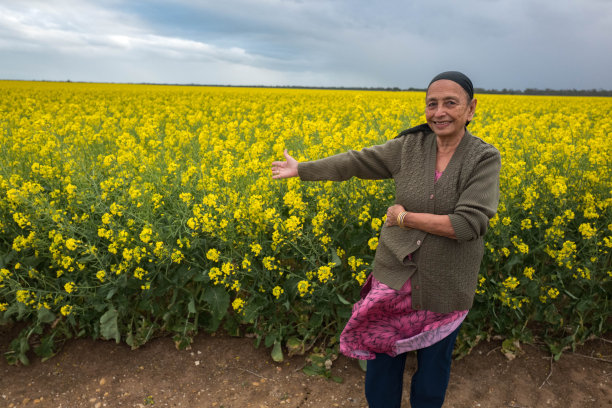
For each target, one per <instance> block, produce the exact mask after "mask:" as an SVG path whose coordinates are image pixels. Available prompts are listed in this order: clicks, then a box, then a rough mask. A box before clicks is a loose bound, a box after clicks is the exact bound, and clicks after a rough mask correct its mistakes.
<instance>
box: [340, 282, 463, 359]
mask: <svg viewBox="0 0 612 408" xmlns="http://www.w3.org/2000/svg"><path fill="white" fill-rule="evenodd" d="M411 293H412V288H411V285H410V280H408V281H407V282H406V283H405V284H404V286H403V287H402V288H401V289H400V290H395V289H393V288H390V287H389V286H387V285H385V284H384V283H382V282H380V281H379V280H377V279H376V278H374V277H373V276H372V275H370V276H369V277H368V280H367V281H366V283H365V284H364V287H363V289H362V294H361V296H362V298H361V300H359V301H358V302H357V303H355V305H354V306H353V312H352V315H351V318H350V319H349V321H348V323H347V324H346V327H345V328H344V330H343V331H342V334H341V335H340V352H341V353H342V354H344V355H346V356H348V357H353V358H358V359H360V360H372V359H374V358H375V357H376V356H375V354H374V353H386V354H388V355H390V356H396V355H398V354H401V353H405V352H407V351H412V350H417V349H421V348H425V347H428V346H431V345H432V344H434V343H437V342H438V341H440V340H442V339H443V338H445V337H446V336H448V335H449V334H450V333H452V332H453V331H455V330H456V329H457V328H458V327H459V326H460V325H461V323H462V322H463V319H465V316H466V315H467V313H468V311H467V310H463V311H456V312H453V313H435V312H430V311H427V310H414V309H412V296H411Z"/></svg>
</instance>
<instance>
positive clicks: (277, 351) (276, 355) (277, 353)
mask: <svg viewBox="0 0 612 408" xmlns="http://www.w3.org/2000/svg"><path fill="white" fill-rule="evenodd" d="M271 355H272V360H274V361H276V362H277V363H280V362H282V361H283V360H284V357H283V349H282V347H281V344H280V342H275V343H274V347H272V353H271Z"/></svg>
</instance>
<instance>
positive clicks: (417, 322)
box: [340, 171, 468, 360]
mask: <svg viewBox="0 0 612 408" xmlns="http://www.w3.org/2000/svg"><path fill="white" fill-rule="evenodd" d="M441 175H442V173H441V172H437V171H436V175H435V180H436V181H437V180H438V179H439V178H440V176H441ZM411 294H412V287H411V283H410V280H408V281H407V282H406V283H405V284H404V286H403V287H402V288H401V289H400V290H399V291H397V290H395V289H393V288H390V287H389V286H387V285H385V284H384V283H382V282H380V281H378V280H377V279H376V278H374V277H373V276H372V275H370V276H369V277H368V279H367V281H366V283H365V284H364V286H363V288H362V291H361V296H362V298H361V300H359V301H358V302H357V303H355V305H354V306H353V312H352V315H351V318H350V319H349V321H348V323H347V324H346V327H345V328H344V330H343V331H342V334H341V335H340V352H341V353H342V354H344V355H346V356H348V357H353V358H358V359H361V360H372V359H374V358H375V357H376V356H375V354H374V353H386V354H389V355H390V356H396V355H398V354H401V353H405V352H407V351H412V350H417V349H421V348H425V347H428V346H431V345H432V344H434V343H437V342H438V341H440V340H442V339H443V338H444V337H446V336H448V335H449V334H450V333H452V332H453V331H455V330H456V329H457V328H458V327H459V325H461V323H462V322H463V320H464V319H465V316H466V315H467V313H468V311H467V310H462V311H455V312H453V313H436V312H430V311H427V310H414V309H412V297H411Z"/></svg>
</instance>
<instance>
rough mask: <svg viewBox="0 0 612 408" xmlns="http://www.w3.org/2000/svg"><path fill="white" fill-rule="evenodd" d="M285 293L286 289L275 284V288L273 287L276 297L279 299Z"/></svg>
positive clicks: (273, 293)
mask: <svg viewBox="0 0 612 408" xmlns="http://www.w3.org/2000/svg"><path fill="white" fill-rule="evenodd" d="M283 293H285V291H284V290H283V288H281V287H280V286H275V287H274V289H272V295H274V297H275V298H276V299H278V298H279V297H280V295H282V294H283Z"/></svg>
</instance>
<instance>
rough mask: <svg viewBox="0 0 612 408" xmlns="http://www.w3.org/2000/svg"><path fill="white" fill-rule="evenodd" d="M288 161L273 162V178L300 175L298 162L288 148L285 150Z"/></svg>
mask: <svg viewBox="0 0 612 408" xmlns="http://www.w3.org/2000/svg"><path fill="white" fill-rule="evenodd" d="M283 154H284V155H285V159H286V161H275V162H272V178H273V179H282V178H289V177H297V176H298V162H297V160H295V159H294V158H293V157H291V156H290V155H289V153H287V149H285V151H284V152H283Z"/></svg>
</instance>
